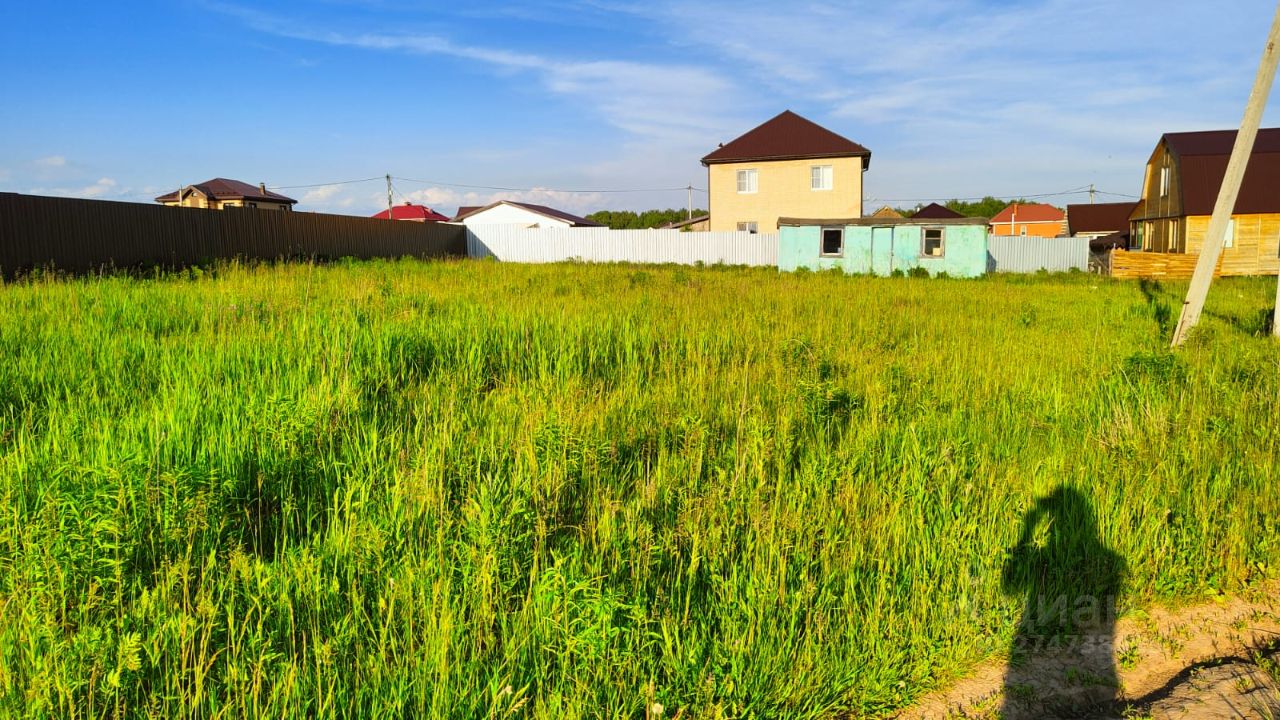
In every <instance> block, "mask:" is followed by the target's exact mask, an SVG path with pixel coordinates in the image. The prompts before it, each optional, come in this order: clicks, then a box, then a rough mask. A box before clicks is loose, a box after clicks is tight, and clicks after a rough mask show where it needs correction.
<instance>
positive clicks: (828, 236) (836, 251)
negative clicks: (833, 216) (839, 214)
mask: <svg viewBox="0 0 1280 720" xmlns="http://www.w3.org/2000/svg"><path fill="white" fill-rule="evenodd" d="M822 255H823V256H824V257H840V256H842V255H844V228H822Z"/></svg>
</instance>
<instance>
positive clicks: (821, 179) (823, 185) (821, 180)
mask: <svg viewBox="0 0 1280 720" xmlns="http://www.w3.org/2000/svg"><path fill="white" fill-rule="evenodd" d="M833 185H834V174H833V173H832V170H831V166H830V165H813V166H811V167H810V168H809V189H811V190H830V189H831V188H832V186H833Z"/></svg>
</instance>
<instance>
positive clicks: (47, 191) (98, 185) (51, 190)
mask: <svg viewBox="0 0 1280 720" xmlns="http://www.w3.org/2000/svg"><path fill="white" fill-rule="evenodd" d="M26 192H28V193H30V194H32V195H53V196H57V197H77V198H91V199H92V198H103V197H113V198H120V197H126V196H130V195H132V194H133V193H132V191H131V190H130V189H129V188H122V187H120V183H118V182H117V181H116V180H115V179H114V178H109V177H104V178H99V179H98V181H97V182H94V183H90V184H89V185H83V186H78V187H33V188H30V189H28V190H27V191H26Z"/></svg>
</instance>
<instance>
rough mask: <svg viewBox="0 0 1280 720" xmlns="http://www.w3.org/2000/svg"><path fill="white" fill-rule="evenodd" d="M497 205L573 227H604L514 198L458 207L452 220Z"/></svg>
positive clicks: (469, 215)
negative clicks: (561, 221)
mask: <svg viewBox="0 0 1280 720" xmlns="http://www.w3.org/2000/svg"><path fill="white" fill-rule="evenodd" d="M499 205H513V206H515V207H519V208H524V209H525V210H528V211H529V212H534V213H538V214H539V215H545V216H547V217H549V218H554V219H556V220H563V221H564V222H567V223H569V224H570V225H572V226H574V227H604V225H601V224H600V223H598V222H592V221H590V220H588V219H586V218H584V217H578V216H577V215H572V214H570V213H567V212H565V211H563V210H557V209H555V208H553V207H548V206H546V205H534V204H533V203H524V202H516V201H514V200H499V201H497V202H494V203H489V204H488V205H485V206H483V207H466V208H458V214H457V215H455V216H454V217H453V221H454V222H457V221H459V220H464V219H466V218H469V217H471V216H472V215H477V214H479V213H482V212H484V211H485V210H489V209H491V208H495V207H497V206H499ZM464 210H465V212H464Z"/></svg>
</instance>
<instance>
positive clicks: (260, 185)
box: [258, 183, 267, 195]
mask: <svg viewBox="0 0 1280 720" xmlns="http://www.w3.org/2000/svg"><path fill="white" fill-rule="evenodd" d="M258 189H259V190H261V191H262V194H263V195H266V194H267V184H266V183H258Z"/></svg>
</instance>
